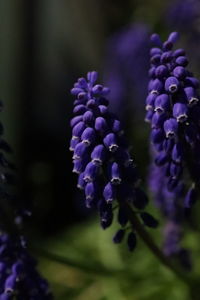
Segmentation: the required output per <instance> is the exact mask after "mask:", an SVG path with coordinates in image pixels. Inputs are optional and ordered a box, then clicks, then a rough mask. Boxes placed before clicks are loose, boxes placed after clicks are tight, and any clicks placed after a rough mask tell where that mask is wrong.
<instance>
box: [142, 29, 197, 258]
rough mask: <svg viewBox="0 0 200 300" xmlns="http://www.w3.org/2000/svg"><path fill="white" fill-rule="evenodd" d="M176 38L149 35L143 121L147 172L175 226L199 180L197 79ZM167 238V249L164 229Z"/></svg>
mask: <svg viewBox="0 0 200 300" xmlns="http://www.w3.org/2000/svg"><path fill="white" fill-rule="evenodd" d="M177 39H178V34H177V33H176V32H173V33H171V34H170V35H169V37H168V39H167V41H165V42H164V43H162V42H161V40H160V38H159V36H158V35H156V34H154V35H152V37H151V40H152V42H153V43H154V45H155V47H154V48H152V49H151V51H150V55H151V68H150V71H149V75H150V82H149V95H148V96H147V98H146V109H147V115H146V120H147V121H148V122H150V123H151V128H152V132H151V141H152V147H153V150H152V152H153V153H152V157H153V160H154V164H155V165H153V166H152V167H151V168H152V169H151V170H152V171H151V173H150V176H151V181H150V186H151V190H152V191H153V193H154V194H155V196H156V203H157V205H159V207H160V209H161V211H162V212H163V214H164V215H165V216H166V218H167V220H169V221H170V222H171V223H172V224H178V225H177V226H179V227H180V226H182V224H183V221H184V212H185V209H190V208H191V206H192V204H193V203H194V202H195V200H196V196H197V189H196V187H197V185H198V183H199V179H200V177H199V172H198V171H197V170H199V166H200V159H199V157H198V155H197V153H198V149H199V146H200V136H199V132H200V127H199V125H200V122H199V121H200V119H199V118H200V117H199V114H198V112H199V109H200V103H199V95H198V87H199V82H198V80H197V79H196V78H195V77H194V76H193V74H192V73H191V72H189V71H188V70H187V68H186V66H187V64H188V60H187V58H186V56H185V51H184V50H183V49H177V50H173V45H174V43H175V42H176V40H177ZM188 178H189V184H188ZM171 223H170V224H171ZM176 232H177V231H175V233H176ZM175 233H174V235H176V234H175ZM166 239H167V241H166V243H165V245H166V247H167V248H170V245H169V244H170V238H169V234H168V235H166ZM180 239H181V237H178V236H177V238H176V239H174V242H173V249H176V248H177V249H178V250H177V255H179V254H181V257H183V252H184V251H185V249H182V248H181V247H180V246H179V242H180ZM175 242H176V243H175ZM175 244H176V247H175ZM167 252H168V253H170V251H167ZM172 252H173V251H172ZM174 252H175V250H174ZM174 252H173V254H174ZM184 253H186V252H184Z"/></svg>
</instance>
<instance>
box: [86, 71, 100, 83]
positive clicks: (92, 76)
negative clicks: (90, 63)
mask: <svg viewBox="0 0 200 300" xmlns="http://www.w3.org/2000/svg"><path fill="white" fill-rule="evenodd" d="M97 77H98V73H97V72H96V71H92V72H88V73H87V79H88V81H89V82H90V83H91V84H92V85H93V84H94V83H95V82H96V81H97Z"/></svg>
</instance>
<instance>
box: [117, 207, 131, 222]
mask: <svg viewBox="0 0 200 300" xmlns="http://www.w3.org/2000/svg"><path fill="white" fill-rule="evenodd" d="M117 219H118V222H119V224H120V225H121V226H126V224H127V223H128V216H127V213H126V210H125V209H124V208H123V207H119V211H118V217H117Z"/></svg>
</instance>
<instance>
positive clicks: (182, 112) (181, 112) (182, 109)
mask: <svg viewBox="0 0 200 300" xmlns="http://www.w3.org/2000/svg"><path fill="white" fill-rule="evenodd" d="M173 116H174V118H176V120H177V122H180V123H183V122H185V121H186V120H187V118H188V107H187V105H185V104H183V103H175V104H174V107H173Z"/></svg>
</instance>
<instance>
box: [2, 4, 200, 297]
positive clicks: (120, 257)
mask: <svg viewBox="0 0 200 300" xmlns="http://www.w3.org/2000/svg"><path fill="white" fill-rule="evenodd" d="M172 30H173V31H179V32H180V33H181V38H180V41H179V44H180V45H182V46H184V47H185V48H186V50H187V54H188V57H189V60H190V68H191V69H192V70H193V71H194V72H195V74H196V75H197V76H200V7H199V1H198V0H182V1H181V0H176V1H174V0H173V1H172V0H171V1H158V0H152V1H144V0H127V1H119V0H115V1H114V0H84V1H81V0H60V1H57V0H48V1H47V0H34V1H25V0H19V1H11V0H4V1H1V2H0V97H1V98H2V100H3V101H4V104H5V110H4V112H3V113H2V115H1V118H2V120H3V122H4V126H5V135H6V137H7V140H8V141H9V142H10V143H11V145H12V147H13V148H14V149H15V157H14V160H15V161H16V163H17V165H18V167H19V177H20V196H21V197H22V198H23V199H24V200H25V201H27V202H30V203H31V205H32V206H33V217H32V220H31V221H30V224H29V230H28V232H29V237H30V238H29V239H30V240H31V242H32V244H33V245H36V246H37V247H36V248H41V253H42V249H47V250H48V251H49V252H51V253H56V254H59V255H61V256H62V257H65V259H66V260H65V262H62V263H61V262H60V263H58V262H55V261H54V262H53V261H52V258H51V257H46V258H44V256H45V255H42V254H41V253H40V249H39V250H38V249H37V250H36V252H37V254H38V257H40V262H41V271H42V273H43V274H44V275H45V276H46V277H47V278H48V279H49V280H50V284H51V285H52V289H53V291H54V294H55V299H58V300H62V299H69V300H71V299H77V300H88V299H89V300H125V299H139V300H143V299H144V300H145V299H148V300H151V299H153V300H156V299H158V300H160V299H163V300H165V299H166V300H168V299H171V300H173V299H174V300H176V299H177V300H186V299H187V289H186V288H185V286H184V285H183V284H182V283H181V282H179V281H178V280H177V279H176V278H174V276H173V275H172V274H171V273H170V272H169V271H167V270H165V269H164V268H163V267H161V266H160V265H159V264H158V262H157V261H156V259H155V258H154V257H153V256H152V255H151V254H150V253H149V251H148V249H146V248H145V246H143V244H142V243H141V245H139V247H138V249H137V250H136V252H135V253H128V251H127V250H126V249H125V246H123V245H122V246H120V247H118V246H114V245H113V244H112V234H113V232H114V230H115V228H114V229H109V230H108V231H106V232H104V231H103V230H102V229H101V228H99V225H98V218H97V216H96V215H95V213H94V212H90V211H88V210H87V209H86V208H85V207H84V203H83V199H82V195H81V194H80V193H79V191H77V189H76V176H74V175H72V172H71V170H72V164H71V153H70V152H69V150H68V148H69V140H70V126H69V121H70V118H71V117H72V101H73V99H72V97H71V96H70V89H71V87H72V86H73V83H74V81H75V80H76V79H77V78H78V77H80V76H83V75H85V74H86V72H87V71H90V70H98V71H99V73H100V77H101V79H102V81H103V83H104V84H105V85H108V86H109V87H110V88H111V95H110V100H111V108H112V110H113V111H115V112H117V113H119V114H120V117H121V119H122V122H123V124H124V127H125V129H126V131H127V136H128V138H129V141H130V144H131V145H133V149H134V158H135V160H136V162H137V164H138V165H139V167H140V171H141V175H142V178H143V182H144V184H145V178H146V175H147V167H148V156H149V152H148V151H149V150H148V126H147V125H145V124H144V122H143V119H144V115H145V108H144V102H145V95H146V85H147V80H148V53H149V34H150V33H152V32H154V31H156V32H158V33H159V34H160V35H161V36H162V37H163V38H165V37H166V36H167V34H168V33H169V32H170V31H172ZM151 209H152V210H154V211H155V209H154V208H153V207H152V208H151ZM155 214H157V215H158V217H159V214H158V212H156V211H155ZM159 234H160V232H159V229H158V230H156V232H154V233H153V235H154V237H155V239H157V240H158V242H159ZM196 240H197V238H196V237H195V236H194V235H193V236H189V237H188V239H186V241H185V242H186V243H188V244H191V245H192V246H193V248H194V256H195V254H196V252H198V249H199V248H198V244H197V242H196ZM39 246H40V247H39ZM197 265H198V263H197Z"/></svg>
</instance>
